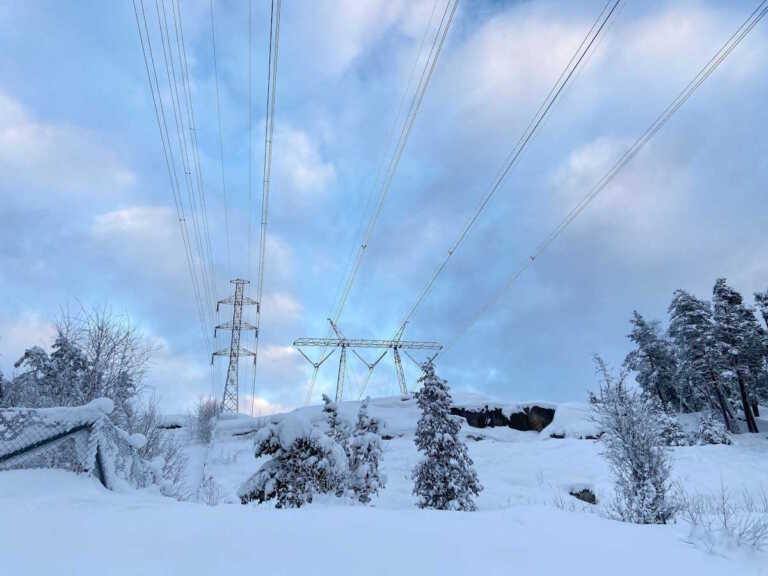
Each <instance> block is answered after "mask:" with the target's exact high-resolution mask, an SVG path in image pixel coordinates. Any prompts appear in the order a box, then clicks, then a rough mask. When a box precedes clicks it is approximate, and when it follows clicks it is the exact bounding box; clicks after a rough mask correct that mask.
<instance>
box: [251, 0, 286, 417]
mask: <svg viewBox="0 0 768 576" xmlns="http://www.w3.org/2000/svg"><path fill="white" fill-rule="evenodd" d="M273 30H274V34H273ZM279 46H280V0H277V3H275V0H272V5H271V8H270V17H269V63H268V65H267V103H266V119H265V122H264V165H263V169H262V190H261V235H260V237H259V262H258V270H257V275H258V281H257V285H256V321H255V322H254V325H255V326H256V331H255V338H256V340H255V342H254V348H253V352H254V356H253V379H252V381H251V416H253V409H254V398H255V394H256V368H257V366H258V358H259V341H260V340H261V334H260V332H259V327H260V322H261V304H262V295H263V289H264V267H265V259H266V250H267V222H268V219H269V191H270V184H271V180H272V137H273V134H274V131H275V97H276V95H277V64H278V61H279Z"/></svg>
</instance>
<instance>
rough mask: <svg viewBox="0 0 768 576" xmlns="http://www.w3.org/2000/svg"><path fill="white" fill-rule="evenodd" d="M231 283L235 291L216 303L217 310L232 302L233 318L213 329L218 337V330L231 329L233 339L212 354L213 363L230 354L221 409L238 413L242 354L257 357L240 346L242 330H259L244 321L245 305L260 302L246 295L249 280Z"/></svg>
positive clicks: (229, 412) (236, 280)
mask: <svg viewBox="0 0 768 576" xmlns="http://www.w3.org/2000/svg"><path fill="white" fill-rule="evenodd" d="M230 283H231V284H234V285H235V293H234V294H233V295H232V296H228V297H227V298H224V299H223V300H219V301H218V302H217V303H216V312H218V311H219V306H221V305H222V304H231V305H232V308H233V310H232V320H231V321H228V322H224V323H223V324H219V325H218V326H216V327H215V328H214V329H213V337H214V338H216V332H217V331H218V330H231V331H232V340H231V342H230V345H229V348H223V349H222V350H219V351H217V352H214V353H213V354H211V365H213V359H214V357H216V356H229V367H228V368H227V380H226V382H225V383H224V395H223V397H222V400H221V411H222V412H223V413H228V414H237V413H238V411H239V408H240V397H239V395H240V391H239V386H238V380H237V376H238V366H239V360H240V357H241V356H253V357H254V359H255V357H256V354H255V353H253V352H251V351H250V350H248V349H246V348H243V347H242V346H240V332H241V331H242V330H253V331H254V332H257V329H256V326H254V325H253V324H250V323H248V322H245V321H243V306H247V305H252V304H255V305H256V306H257V307H258V305H259V304H258V302H256V300H254V299H252V298H248V296H246V295H245V285H246V284H250V282H248V280H242V279H240V278H236V279H234V280H231V281H230ZM257 313H258V308H257ZM256 336H258V334H256Z"/></svg>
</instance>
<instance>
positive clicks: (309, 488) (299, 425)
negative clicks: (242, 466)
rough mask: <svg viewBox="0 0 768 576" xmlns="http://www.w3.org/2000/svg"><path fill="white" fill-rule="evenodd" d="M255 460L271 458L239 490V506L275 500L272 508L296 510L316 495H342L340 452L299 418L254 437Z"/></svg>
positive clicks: (343, 472) (287, 419)
mask: <svg viewBox="0 0 768 576" xmlns="http://www.w3.org/2000/svg"><path fill="white" fill-rule="evenodd" d="M255 444H256V457H257V458H259V457H261V456H272V459H271V460H269V461H268V462H266V463H265V464H264V465H263V466H262V467H261V468H260V469H259V470H258V471H257V472H256V474H254V475H253V476H251V478H249V479H248V480H247V481H246V482H245V483H244V484H243V485H242V486H241V488H240V490H239V495H240V501H241V502H242V503H243V504H246V503H248V502H252V501H256V502H259V503H262V502H266V501H268V500H275V507H276V508H299V507H301V506H303V505H304V504H307V503H310V502H312V497H313V495H314V494H317V493H323V494H327V493H334V494H336V493H339V490H341V491H342V492H343V490H344V487H345V486H346V484H347V473H348V469H347V457H346V454H345V453H344V448H343V447H342V446H341V445H340V444H339V443H338V442H336V441H335V440H333V439H332V438H331V437H330V436H328V435H327V434H325V433H323V432H321V431H318V430H316V429H314V428H313V427H312V424H311V423H310V422H309V421H308V420H306V419H304V418H303V417H301V416H300V415H291V416H288V417H285V418H283V419H282V420H280V421H279V422H278V423H272V424H269V425H267V426H265V427H264V428H262V429H261V430H259V432H258V433H257V434H256V438H255Z"/></svg>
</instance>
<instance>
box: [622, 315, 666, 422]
mask: <svg viewBox="0 0 768 576" xmlns="http://www.w3.org/2000/svg"><path fill="white" fill-rule="evenodd" d="M630 323H631V324H632V332H630V333H629V335H628V338H629V339H630V340H631V341H632V342H634V343H635V346H636V348H635V350H632V351H631V352H630V353H629V354H628V355H627V358H626V359H625V361H624V362H625V366H626V367H627V369H629V370H634V371H636V372H637V377H636V379H637V383H638V384H640V386H641V387H642V388H643V391H644V392H645V393H646V394H648V395H649V396H654V397H656V398H657V399H658V401H659V402H660V403H661V406H662V407H663V408H664V409H665V410H667V409H668V408H669V407H670V406H679V405H680V400H679V393H678V390H677V388H676V386H675V372H676V371H677V366H676V363H675V356H674V354H673V352H672V349H671V346H670V344H669V342H668V341H667V340H666V339H664V338H663V336H662V335H661V334H660V327H659V323H658V322H646V320H645V319H644V318H643V317H642V316H641V315H640V314H639V313H638V312H637V311H635V312H633V313H632V319H631V320H630Z"/></svg>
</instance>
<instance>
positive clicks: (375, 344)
mask: <svg viewBox="0 0 768 576" xmlns="http://www.w3.org/2000/svg"><path fill="white" fill-rule="evenodd" d="M328 322H330V323H331V328H332V329H333V331H334V332H335V333H336V338H299V339H297V340H295V341H294V342H293V345H294V347H296V349H297V350H298V351H299V353H301V355H302V356H304V358H305V359H306V360H307V362H309V363H310V364H312V366H313V367H314V369H315V370H318V369H319V368H320V365H321V364H323V362H325V361H326V360H327V359H328V358H329V357H330V356H331V354H333V352H334V350H336V348H341V357H340V358H339V373H338V376H337V379H336V402H340V401H341V399H342V396H343V394H344V370H345V368H346V364H347V348H349V349H350V350H352V352H353V353H354V354H355V356H357V357H358V359H359V360H360V361H361V362H363V363H364V364H365V365H366V366H367V367H368V378H366V384H367V383H368V379H370V377H371V372H373V369H374V368H375V367H376V365H377V364H378V363H379V362H380V361H381V359H382V358H383V357H384V355H385V354H386V353H387V350H390V349H391V350H392V356H393V358H394V362H395V373H396V374H397V380H398V383H399V384H400V393H401V394H402V395H403V396H406V395H407V394H408V388H407V386H406V383H405V374H404V372H403V363H402V360H401V358H400V350H402V351H403V352H405V353H406V354H408V352H407V351H408V350H432V351H435V352H439V351H440V350H442V348H443V347H442V345H441V344H439V343H437V342H413V341H407V340H401V338H402V335H403V329H404V328H405V326H403V327H402V328H401V329H400V330H399V331H398V333H397V334H396V335H395V338H394V339H393V340H365V339H359V338H346V337H345V336H344V334H343V333H342V332H341V330H340V329H339V327H338V326H336V324H335V323H334V322H333V320H331V319H330V318H329V319H328ZM302 348H323V349H327V348H330V349H331V351H330V352H328V354H326V355H325V357H324V358H322V359H321V360H320V361H319V362H315V361H313V360H312V359H311V358H310V357H309V356H307V354H306V353H305V352H304V350H302ZM359 348H372V349H377V350H383V353H382V354H381V356H379V358H378V359H377V360H376V361H375V362H374V363H373V364H371V363H369V362H368V361H367V360H365V359H364V358H363V357H362V356H361V355H360V354H359V353H358V352H357V350H356V349H359ZM408 356H409V357H410V358H411V359H412V360H414V359H413V357H412V356H411V355H410V354H408ZM414 362H416V360H414ZM416 363H417V364H418V362H416Z"/></svg>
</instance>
